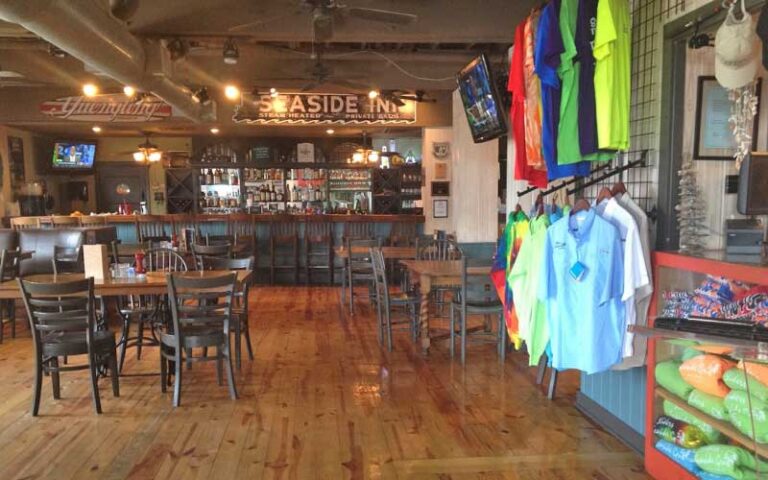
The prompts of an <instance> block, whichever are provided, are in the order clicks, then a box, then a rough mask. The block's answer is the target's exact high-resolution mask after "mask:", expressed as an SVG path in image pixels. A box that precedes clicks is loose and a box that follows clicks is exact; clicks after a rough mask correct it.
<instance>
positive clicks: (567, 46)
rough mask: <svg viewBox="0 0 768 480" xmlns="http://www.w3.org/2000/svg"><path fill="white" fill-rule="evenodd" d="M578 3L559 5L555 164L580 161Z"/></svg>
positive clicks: (567, 0)
mask: <svg viewBox="0 0 768 480" xmlns="http://www.w3.org/2000/svg"><path fill="white" fill-rule="evenodd" d="M578 7H579V0H562V2H561V3H560V18H559V23H560V36H561V37H562V39H563V53H561V54H560V66H559V67H558V69H557V75H558V76H559V77H560V85H561V93H560V95H561V97H560V125H559V126H558V131H557V163H558V164H560V165H568V164H571V163H576V162H580V161H581V151H580V149H579V81H578V78H579V67H580V66H579V64H578V63H573V59H574V58H575V57H576V43H575V41H574V36H575V33H576V13H577V11H578Z"/></svg>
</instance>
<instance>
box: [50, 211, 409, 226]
mask: <svg viewBox="0 0 768 480" xmlns="http://www.w3.org/2000/svg"><path fill="white" fill-rule="evenodd" d="M245 215H247V216H250V217H252V218H253V220H254V221H256V222H264V223H268V222H272V221H280V222H284V221H286V220H289V219H293V220H295V221H297V222H306V221H308V220H310V221H326V222H334V223H346V222H368V223H424V215H379V214H317V215H315V214H287V213H286V214H269V213H233V214H197V215H189V214H160V215H151V214H150V215H103V216H104V217H106V221H107V223H135V222H136V219H137V218H147V219H148V218H152V219H153V220H157V221H161V222H168V223H173V222H174V221H181V220H184V221H190V220H192V221H197V222H216V221H220V222H226V221H227V220H229V219H230V218H231V217H237V218H238V219H242V218H243V217H244V216H245ZM83 216H88V215H83ZM39 218H40V223H42V224H46V223H50V215H45V216H40V217H39Z"/></svg>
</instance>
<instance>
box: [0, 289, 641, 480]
mask: <svg viewBox="0 0 768 480" xmlns="http://www.w3.org/2000/svg"><path fill="white" fill-rule="evenodd" d="M251 308H252V312H253V314H252V318H253V320H252V332H253V339H254V346H255V349H256V360H255V361H254V362H248V361H245V363H244V365H243V369H242V371H241V372H239V373H237V374H236V378H237V381H238V389H239V393H240V399H239V400H237V401H231V400H229V398H228V395H227V389H226V387H219V386H217V385H216V380H215V378H216V377H215V367H214V364H208V363H207V364H196V365H194V368H193V370H192V371H190V372H189V373H187V372H185V376H184V380H185V382H186V383H185V385H184V388H183V391H182V406H181V407H180V408H177V409H173V408H171V397H170V393H168V394H162V393H161V392H160V385H159V379H158V377H157V376H125V377H122V378H121V380H120V390H121V394H122V396H121V397H120V398H117V399H116V398H112V396H111V392H110V389H109V387H108V382H107V381H106V380H103V381H102V383H101V387H102V404H103V408H104V414H103V415H100V416H97V415H96V414H95V413H94V412H93V409H92V404H91V399H90V396H89V387H88V381H87V373H86V372H72V373H68V374H66V373H65V374H62V399H61V400H58V401H54V400H53V399H52V396H51V387H50V382H49V380H48V379H46V380H45V381H44V383H43V400H42V404H41V408H40V416H39V417H37V418H33V417H31V416H30V414H29V406H30V398H31V392H32V347H31V343H30V338H29V334H28V332H27V330H26V328H23V329H22V333H21V335H20V337H19V338H17V339H15V340H10V339H8V338H7V337H6V338H7V339H6V341H5V343H4V344H2V345H0V479H3V480H9V479H38V478H51V479H58V480H65V479H87V478H94V479H96V478H97V479H122V478H131V479H168V478H180V479H181V478H183V479H193V478H211V479H261V478H264V479H333V480H336V479H379V478H382V479H395V478H415V479H432V478H434V479H475V478H482V479H521V480H522V479H579V480H581V479H592V478H595V479H600V480H622V479H627V480H630V479H631V480H635V479H646V478H648V477H646V476H645V475H644V474H643V473H642V461H641V458H640V457H639V456H637V455H635V454H633V453H631V452H630V451H629V450H628V449H627V448H626V447H624V446H623V445H622V444H621V443H620V442H618V441H617V440H616V439H614V438H613V437H612V436H611V435H609V434H608V433H606V432H604V431H602V430H601V429H600V428H598V427H597V426H595V425H594V424H592V423H590V422H589V421H588V420H587V419H585V417H583V416H582V415H581V414H580V413H579V412H577V411H576V409H575V408H574V407H573V404H574V396H575V393H576V390H577V384H576V382H577V377H575V376H574V375H570V374H566V375H563V376H562V377H563V381H562V382H561V384H560V386H559V393H560V397H559V398H558V399H556V400H555V401H554V402H549V401H547V400H546V399H545V397H544V395H543V394H542V393H541V392H540V391H539V390H538V389H537V388H535V387H534V385H533V382H532V378H533V373H534V372H533V370H532V369H529V368H527V367H524V366H523V365H524V361H525V359H524V357H523V356H522V355H521V354H512V355H511V358H508V360H507V362H506V364H505V365H503V366H502V365H501V364H499V362H498V360H497V357H496V353H495V349H494V347H493V346H492V345H488V344H478V345H470V347H469V349H468V360H467V366H466V368H462V367H461V366H460V364H459V363H458V362H452V361H450V359H449V357H448V350H447V345H446V343H445V342H436V343H435V344H433V348H432V353H431V354H430V356H429V358H425V357H422V356H421V354H420V353H419V350H418V349H417V348H416V347H415V346H414V345H413V344H412V343H411V342H410V340H409V339H407V338H406V334H405V333H404V332H402V333H398V336H397V337H396V342H395V348H394V352H393V353H391V354H387V353H386V352H384V351H382V350H381V349H380V348H379V346H378V343H377V340H376V333H375V330H374V328H373V317H372V316H371V312H370V311H369V310H368V308H367V307H366V306H365V305H364V304H361V305H360V307H359V308H358V311H357V315H356V316H355V317H354V318H348V317H345V316H343V315H341V312H340V308H339V302H338V289H330V288H322V287H320V288H303V287H299V288H291V287H274V288H271V287H270V288H256V289H255V291H254V295H253V300H252V306H251ZM7 332H8V330H7V327H6V333H7ZM145 352H146V353H145V355H144V356H142V359H141V360H138V361H137V360H136V359H135V357H134V356H133V354H134V350H131V351H130V357H129V359H128V360H127V361H126V367H125V373H126V374H139V373H151V372H157V371H158V369H159V362H158V359H157V352H156V351H155V350H153V349H148V350H145Z"/></svg>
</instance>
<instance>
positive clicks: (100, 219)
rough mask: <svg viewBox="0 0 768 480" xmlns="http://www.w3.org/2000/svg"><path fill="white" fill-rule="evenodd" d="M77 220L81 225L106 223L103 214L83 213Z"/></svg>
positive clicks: (91, 225)
mask: <svg viewBox="0 0 768 480" xmlns="http://www.w3.org/2000/svg"><path fill="white" fill-rule="evenodd" d="M79 220H80V226H81V227H98V226H101V225H106V224H107V217H105V216H104V215H83V216H81V217H79Z"/></svg>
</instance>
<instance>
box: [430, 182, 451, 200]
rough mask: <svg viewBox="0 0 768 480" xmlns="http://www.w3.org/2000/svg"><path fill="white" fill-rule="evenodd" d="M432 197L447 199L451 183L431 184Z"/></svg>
mask: <svg viewBox="0 0 768 480" xmlns="http://www.w3.org/2000/svg"><path fill="white" fill-rule="evenodd" d="M431 191H432V196H433V197H448V196H450V195H451V182H432V189H431Z"/></svg>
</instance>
